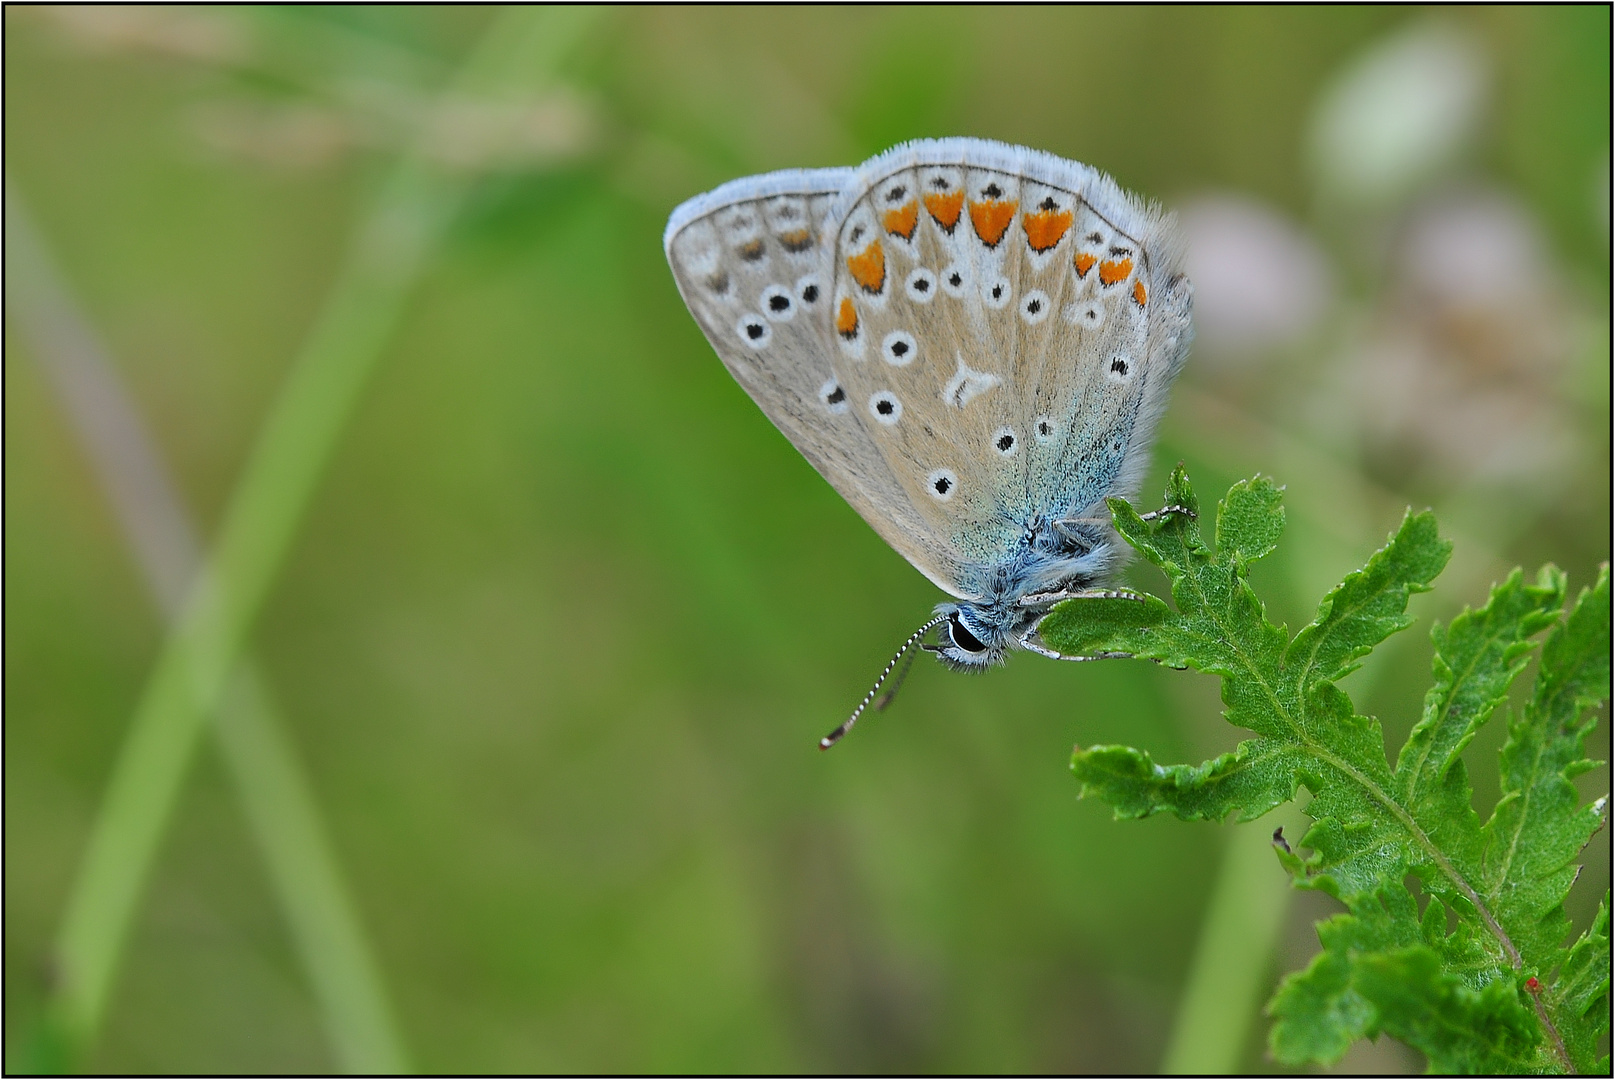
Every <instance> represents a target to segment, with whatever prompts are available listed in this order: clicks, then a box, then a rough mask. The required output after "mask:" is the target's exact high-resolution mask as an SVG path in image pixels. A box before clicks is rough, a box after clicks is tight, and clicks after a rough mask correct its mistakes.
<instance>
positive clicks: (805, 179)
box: [665, 169, 963, 595]
mask: <svg viewBox="0 0 1615 1080" xmlns="http://www.w3.org/2000/svg"><path fill="white" fill-rule="evenodd" d="M852 177H853V170H851V169H819V170H801V171H791V172H782V173H772V174H768V175H765V176H757V177H748V178H746V179H744V180H738V181H734V182H732V183H730V184H725V185H724V186H723V187H720V188H718V189H716V190H714V191H712V192H709V193H707V194H706V195H703V196H699V197H698V198H696V199H692V200H690V201H689V202H688V203H685V204H684V205H683V206H681V207H679V208H678V209H677V210H676V211H674V214H673V217H672V219H671V220H670V221H669V223H668V228H667V235H666V238H665V247H666V251H667V258H668V262H669V264H670V265H671V266H672V269H673V275H674V278H675V280H676V281H677V283H678V287H679V292H680V293H681V295H682V296H683V297H684V301H685V303H686V304H687V305H688V307H689V309H690V312H691V313H692V314H693V315H694V316H695V319H696V321H697V323H698V324H699V325H700V327H701V329H702V331H703V332H704V333H705V334H706V336H707V339H708V340H709V341H710V342H711V343H712V346H713V348H714V349H715V350H716V351H717V353H718V356H719V357H720V358H721V359H722V360H723V363H724V366H725V367H726V368H728V370H729V373H730V374H731V375H733V376H734V378H735V381H736V382H738V383H739V384H740V385H741V387H742V388H743V389H744V390H745V391H746V392H747V393H748V394H750V395H751V397H752V399H753V400H754V401H756V402H757V404H758V405H759V406H760V407H761V408H762V410H763V412H764V413H765V414H766V415H767V416H768V418H769V419H770V420H772V421H773V422H774V425H775V426H776V427H778V428H779V429H780V431H781V432H783V433H784V435H785V437H786V438H788V439H789V440H790V441H791V443H792V444H793V445H794V446H795V447H796V448H797V449H798V450H799V451H801V453H802V455H803V456H804V457H806V458H807V459H808V461H809V462H810V463H811V464H812V465H813V467H814V468H816V469H817V470H818V471H819V473H820V474H821V475H823V476H824V478H825V479H826V480H828V481H829V482H830V484H831V485H832V486H833V487H834V488H835V489H836V490H837V491H838V492H839V493H840V494H841V495H842V497H843V498H845V499H846V500H847V502H848V503H849V504H851V506H852V507H853V509H855V510H857V511H858V513H859V514H860V515H862V516H863V518H864V520H866V521H868V522H869V524H870V525H871V526H873V527H874V529H875V531H876V532H877V533H879V534H880V536H881V537H882V538H883V539H884V540H886V542H887V543H889V544H891V546H892V547H893V548H895V549H896V550H897V551H898V552H899V553H900V554H902V555H903V556H904V557H905V558H907V559H908V560H909V561H910V562H911V563H913V564H914V565H915V566H916V567H917V568H918V569H919V570H920V571H921V572H922V573H924V574H925V575H926V576H927V577H929V578H930V579H931V580H932V581H933V582H934V583H936V584H937V585H938V586H940V587H941V588H943V589H944V590H946V591H948V592H950V593H952V594H954V595H963V594H962V593H961V591H960V586H959V577H960V571H961V559H960V558H959V556H958V553H957V552H955V551H953V550H950V548H949V546H948V545H947V544H946V543H945V542H941V541H940V540H939V539H938V534H937V533H936V532H935V530H933V529H931V528H929V527H928V525H927V523H926V522H925V520H924V519H923V518H921V517H920V516H919V515H917V514H916V513H915V511H914V508H913V507H912V506H911V505H910V504H909V498H908V495H907V493H906V491H905V489H904V488H903V487H902V486H901V484H900V483H899V481H898V480H897V478H896V477H895V476H894V475H893V474H892V472H891V469H890V466H889V465H888V463H887V460H886V457H885V455H884V454H882V453H881V451H880V448H879V447H878V446H877V445H876V442H875V439H874V436H873V433H872V432H871V430H870V428H871V427H872V426H873V425H870V424H866V423H864V421H863V420H862V418H861V415H860V413H859V411H858V410H857V409H856V408H855V407H854V403H853V402H852V401H851V400H850V398H849V397H848V396H847V392H846V390H845V388H844V385H843V384H844V377H843V375H842V371H843V370H844V369H845V368H846V367H847V366H848V362H847V360H846V358H845V357H844V356H842V355H841V354H840V350H839V349H838V348H837V345H836V341H837V337H836V334H835V330H834V328H833V326H832V316H831V305H830V300H829V297H830V288H831V281H832V279H833V277H834V270H833V267H832V264H831V258H832V255H833V237H834V234H833V232H832V231H831V229H832V228H833V224H832V222H831V221H830V220H829V215H830V210H831V207H832V204H833V203H834V201H835V198H836V196H838V195H839V194H840V193H841V191H842V189H843V188H844V187H845V185H846V184H847V182H848V181H850V180H851V179H852Z"/></svg>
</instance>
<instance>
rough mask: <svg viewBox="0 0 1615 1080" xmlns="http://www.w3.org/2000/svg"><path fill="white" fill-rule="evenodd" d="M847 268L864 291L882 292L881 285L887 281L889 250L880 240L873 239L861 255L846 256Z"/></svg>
mask: <svg viewBox="0 0 1615 1080" xmlns="http://www.w3.org/2000/svg"><path fill="white" fill-rule="evenodd" d="M846 268H848V270H849V271H851V273H853V281H856V283H858V284H859V286H862V287H864V292H880V286H883V284H885V283H887V252H885V249H882V247H880V241H872V242H870V244H869V247H866V249H864V252H862V253H861V255H848V257H846Z"/></svg>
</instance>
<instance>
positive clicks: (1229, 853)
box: [1161, 806, 1302, 1075]
mask: <svg viewBox="0 0 1615 1080" xmlns="http://www.w3.org/2000/svg"><path fill="white" fill-rule="evenodd" d="M1301 820H1302V819H1301V816H1300V814H1299V813H1298V812H1297V811H1296V810H1295V808H1294V807H1293V806H1291V807H1282V808H1280V809H1279V810H1277V811H1275V812H1274V813H1271V814H1268V815H1267V816H1266V817H1264V818H1262V819H1261V820H1259V821H1254V822H1250V823H1248V824H1243V825H1236V826H1234V827H1233V831H1232V835H1230V836H1229V837H1228V843H1227V847H1226V848H1225V850H1224V852H1223V856H1222V865H1221V866H1220V867H1219V869H1218V871H1217V881H1216V884H1215V885H1214V886H1213V887H1212V891H1211V901H1210V903H1209V904H1207V906H1206V918H1205V923H1204V924H1203V925H1202V926H1201V929H1200V939H1199V941H1198V943H1197V944H1196V945H1195V953H1194V958H1193V960H1191V961H1190V965H1189V978H1188V981H1187V983H1186V984H1185V986H1184V990H1183V1000H1182V1002H1181V1003H1180V1004H1179V1006H1178V1015H1177V1018H1176V1020H1175V1021H1174V1023H1173V1026H1172V1035H1171V1038H1170V1039H1169V1041H1168V1042H1167V1047H1166V1057H1165V1058H1164V1059H1163V1060H1162V1063H1161V1071H1162V1072H1164V1073H1171V1074H1178V1075H1184V1074H1194V1073H1234V1072H1242V1071H1244V1070H1243V1069H1242V1068H1241V1063H1242V1062H1241V1058H1242V1054H1243V1052H1244V1049H1245V1045H1246V1042H1247V1040H1248V1039H1249V1038H1250V1027H1251V1021H1252V1020H1253V1019H1255V1017H1256V1016H1257V1015H1258V1013H1259V1012H1260V1007H1261V997H1262V994H1263V992H1264V991H1266V990H1268V989H1270V987H1269V985H1268V973H1269V972H1270V971H1271V969H1272V966H1273V949H1274V946H1275V945H1276V944H1277V942H1278V938H1279V934H1280V932H1281V931H1282V930H1283V929H1284V913H1285V910H1286V909H1287V908H1288V907H1289V904H1290V896H1289V893H1290V881H1289V876H1288V875H1287V874H1285V873H1284V870H1283V868H1282V867H1280V866H1279V863H1278V860H1277V859H1275V858H1274V857H1273V851H1272V844H1273V842H1272V836H1273V830H1274V828H1276V827H1277V826H1278V825H1281V824H1282V825H1283V826H1284V827H1285V834H1286V836H1287V837H1288V838H1289V839H1290V841H1291V842H1292V843H1293V842H1294V841H1295V840H1296V839H1297V838H1298V837H1299V836H1300V831H1299V829H1298V828H1297V825H1298V824H1299V823H1300V822H1301Z"/></svg>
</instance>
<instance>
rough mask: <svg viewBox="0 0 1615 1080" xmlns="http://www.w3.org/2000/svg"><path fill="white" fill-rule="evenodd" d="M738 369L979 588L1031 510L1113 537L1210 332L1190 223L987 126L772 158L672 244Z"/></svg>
mask: <svg viewBox="0 0 1615 1080" xmlns="http://www.w3.org/2000/svg"><path fill="white" fill-rule="evenodd" d="M665 245H666V249H667V255H668V260H669V262H670V263H671V265H672V267H673V272H674V275H675V278H676V279H677V281H678V285H679V290H680V292H681V293H682V294H683V296H684V299H685V302H686V303H687V304H688V305H689V308H690V310H691V312H692V313H693V314H694V315H695V317H696V320H697V322H698V323H699V324H700V325H701V328H702V329H703V331H705V333H706V335H707V337H708V339H709V340H710V341H711V342H712V345H713V347H714V348H715V349H716V350H717V352H718V355H719V356H720V357H721V358H722V359H723V362H724V364H725V366H726V367H727V368H728V369H729V371H730V373H731V374H732V375H733V376H734V377H735V379H736V380H737V381H738V382H739V383H740V384H741V386H742V387H743V388H744V389H745V390H746V392H747V393H749V394H750V395H751V396H752V398H753V399H754V400H755V401H756V402H757V403H758V405H759V406H761V407H762V409H763V411H764V412H765V413H766V414H767V415H768V417H769V419H770V420H772V421H773V422H774V424H775V425H776V426H777V427H779V429H780V430H781V431H782V432H783V433H784V434H785V435H786V437H787V438H789V439H790V440H791V442H792V443H793V444H794V445H795V446H796V447H797V449H798V450H800V451H801V452H802V454H803V455H804V456H805V457H806V458H807V459H808V461H809V462H811V463H812V464H813V466H814V467H815V468H817V469H818V470H819V472H820V473H821V474H823V475H824V477H825V478H826V479H827V480H829V482H830V483H831V484H832V485H833V486H834V487H835V488H836V490H837V491H839V492H840V493H841V494H842V496H843V497H845V498H846V499H847V501H848V502H849V503H850V504H851V505H852V506H853V508H854V509H856V510H857V511H858V512H859V513H860V514H861V515H862V516H863V517H864V519H865V520H866V521H868V522H869V523H870V525H872V526H873V527H874V528H875V530H876V532H878V533H879V534H880V535H881V537H882V538H884V539H885V540H886V541H887V542H888V543H890V544H891V545H892V547H893V548H895V549H896V550H897V551H898V552H899V553H900V554H902V555H903V556H904V557H905V558H907V559H908V560H909V561H910V562H911V563H913V564H914V565H915V567H917V568H918V569H919V570H920V571H921V572H922V573H924V574H925V575H926V576H927V577H929V578H930V579H931V580H932V581H933V582H935V583H936V584H937V585H939V586H941V587H942V588H943V589H944V590H946V591H947V592H949V593H951V594H953V595H954V596H956V597H961V598H972V597H977V596H981V595H984V594H986V593H987V592H989V591H992V590H993V588H994V586H993V584H992V581H991V578H992V574H993V570H994V568H995V567H999V566H1003V565H1006V564H1007V563H1009V562H1012V561H1013V560H1014V559H1015V558H1016V557H1017V553H1018V552H1019V553H1022V554H1024V551H1025V547H1024V545H1025V544H1026V542H1027V539H1026V538H1027V535H1028V532H1027V530H1028V526H1029V523H1034V522H1044V523H1048V522H1053V521H1066V522H1077V523H1080V526H1079V527H1080V528H1082V529H1085V530H1086V533H1085V535H1086V536H1087V537H1088V538H1089V540H1090V542H1092V543H1095V544H1098V543H1102V542H1104V541H1105V539H1106V538H1109V536H1110V531H1109V525H1108V519H1109V514H1108V511H1107V510H1106V509H1105V507H1104V505H1103V500H1104V498H1105V497H1106V496H1110V495H1117V494H1122V495H1131V494H1133V493H1134V492H1135V491H1136V487H1137V484H1138V482H1139V480H1140V479H1141V474H1142V472H1143V471H1144V469H1145V467H1146V466H1147V461H1148V446H1149V442H1150V439H1151V436H1152V434H1153V428H1154V426H1155V423H1156V421H1157V419H1158V418H1159V416H1160V413H1161V412H1162V411H1163V410H1164V408H1165V405H1166V391H1167V388H1168V386H1169V385H1170V383H1171V381H1172V378H1173V377H1174V376H1175V375H1176V373H1177V371H1178V369H1179V367H1181V365H1182V362H1183V359H1184V356H1185V354H1186V353H1187V350H1188V345H1189V340H1190V336H1191V331H1190V323H1189V309H1190V303H1191V297H1192V290H1191V288H1190V286H1189V283H1188V281H1187V280H1186V279H1185V278H1184V276H1183V274H1182V272H1181V269H1180V263H1181V253H1180V250H1179V247H1178V243H1177V240H1176V232H1175V229H1174V227H1173V223H1172V221H1171V220H1170V218H1167V217H1164V216H1162V215H1161V214H1160V213H1158V212H1156V211H1154V210H1153V209H1150V208H1147V207H1145V206H1143V205H1141V204H1140V203H1139V202H1137V201H1136V200H1134V199H1132V198H1131V197H1129V196H1128V195H1126V194H1125V193H1123V192H1122V191H1121V189H1120V188H1118V187H1117V186H1116V185H1115V183H1114V182H1112V181H1111V180H1110V179H1109V178H1108V177H1105V176H1104V175H1102V174H1100V173H1099V172H1097V171H1096V170H1094V169H1091V168H1089V167H1087V166H1084V165H1079V164H1077V163H1075V162H1070V161H1066V160H1063V159H1060V158H1056V157H1053V156H1052V155H1049V154H1043V153H1039V152H1037V151H1032V150H1026V149H1024V148H1020V147H1012V146H1007V145H1004V144H1001V143H993V142H988V141H985V140H979V139H943V140H927V141H920V142H914V143H908V144H905V145H903V146H900V147H897V148H896V149H894V150H891V151H888V152H887V153H885V154H882V155H880V156H878V157H876V158H873V159H871V160H870V161H868V162H866V163H865V164H864V165H862V166H860V167H859V168H858V169H856V170H851V169H825V170H811V171H798V172H786V173H773V174H769V175H767V176H760V177H751V178H748V179H745V180H739V181H735V182H733V183H730V184H726V185H724V186H723V187H721V188H718V189H716V190H715V191H713V192H710V193H708V194H707V195H703V196H700V197H698V198H696V199H692V200H690V202H688V203H686V204H684V205H683V206H681V207H680V208H679V209H678V210H676V211H675V212H674V214H673V217H672V219H671V221H670V222H669V224H668V230H667V236H666V240H665Z"/></svg>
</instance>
